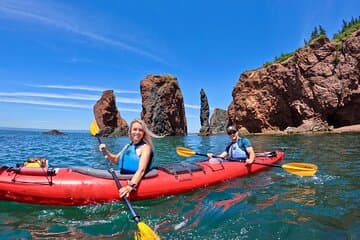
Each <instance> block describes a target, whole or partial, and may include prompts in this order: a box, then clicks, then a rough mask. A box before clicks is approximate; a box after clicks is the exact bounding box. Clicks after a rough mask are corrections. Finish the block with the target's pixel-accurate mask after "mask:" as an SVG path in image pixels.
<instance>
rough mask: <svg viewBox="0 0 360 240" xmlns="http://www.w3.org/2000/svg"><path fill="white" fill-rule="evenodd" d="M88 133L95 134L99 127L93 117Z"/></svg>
mask: <svg viewBox="0 0 360 240" xmlns="http://www.w3.org/2000/svg"><path fill="white" fill-rule="evenodd" d="M90 133H91V135H93V136H96V135H97V134H98V133H99V127H98V125H97V123H96V120H95V119H94V120H93V121H92V122H91V124H90Z"/></svg>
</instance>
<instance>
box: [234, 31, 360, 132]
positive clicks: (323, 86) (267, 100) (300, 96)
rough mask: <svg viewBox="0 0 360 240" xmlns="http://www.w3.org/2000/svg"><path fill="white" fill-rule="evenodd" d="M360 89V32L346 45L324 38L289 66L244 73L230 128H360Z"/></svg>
mask: <svg viewBox="0 0 360 240" xmlns="http://www.w3.org/2000/svg"><path fill="white" fill-rule="evenodd" d="M359 85H360V30H358V31H357V32H354V33H353V34H352V35H351V37H350V38H348V40H347V41H345V42H343V43H342V44H341V45H337V44H336V43H334V42H330V41H329V39H328V38H326V37H324V38H320V39H317V40H315V41H313V42H312V43H311V44H310V45H309V46H308V47H306V48H303V49H300V50H298V51H297V52H296V53H295V55H294V56H292V57H290V58H289V59H287V60H286V61H284V62H281V63H275V64H272V65H270V66H268V67H265V68H260V69H257V70H254V71H248V72H245V73H243V74H242V75H241V76H240V79H239V81H238V82H237V84H236V86H235V88H234V89H233V92H232V96H233V101H232V102H231V104H230V105H229V107H228V118H229V119H228V120H229V124H236V125H238V126H239V125H242V126H244V127H246V128H247V129H248V130H249V131H250V132H267V131H272V130H284V129H286V128H287V127H298V126H301V125H302V124H305V125H309V122H314V123H316V124H319V123H320V124H324V125H325V126H326V125H327V124H330V125H333V126H335V127H341V126H345V125H351V124H359V123H360V88H359ZM310 125H311V124H310Z"/></svg>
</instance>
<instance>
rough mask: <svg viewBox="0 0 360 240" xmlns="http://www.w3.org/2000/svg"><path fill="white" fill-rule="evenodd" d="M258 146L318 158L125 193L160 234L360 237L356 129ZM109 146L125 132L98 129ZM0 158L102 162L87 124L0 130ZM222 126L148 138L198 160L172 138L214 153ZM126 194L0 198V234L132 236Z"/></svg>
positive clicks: (163, 157)
mask: <svg viewBox="0 0 360 240" xmlns="http://www.w3.org/2000/svg"><path fill="white" fill-rule="evenodd" d="M249 138H250V139H251V140H252V142H253V144H254V147H255V150H256V152H262V151H272V150H283V151H285V154H286V156H285V160H284V161H283V163H288V162H305V163H314V164H316V165H318V167H319V170H318V172H317V174H316V175H315V176H313V177H300V176H296V175H293V174H290V173H287V172H286V171H284V170H283V169H281V168H269V169H268V170H266V171H263V172H260V173H258V174H256V175H252V176H249V177H246V178H239V179H234V180H231V181H226V182H223V183H221V184H218V185H215V186H210V187H207V188H203V189H199V190H196V191H193V192H189V193H187V194H183V195H177V196H169V197H164V198H160V199H153V200H146V201H139V202H133V203H132V205H133V207H134V208H135V210H136V212H137V213H138V214H139V215H140V216H141V218H142V221H143V222H144V223H146V224H147V225H149V226H150V227H151V228H152V229H154V230H155V231H156V232H157V233H158V234H159V236H160V237H161V238H162V239H360V200H359V199H360V198H359V196H360V183H359V182H360V180H359V179H360V178H359V172H360V134H358V133H357V134H356V133H346V134H316V135H312V134H311V135H292V136H250V137H249ZM103 141H104V142H105V143H107V144H108V146H109V148H110V149H111V150H113V151H114V152H116V151H118V150H120V148H121V147H122V146H123V145H124V144H126V143H127V142H128V139H127V138H126V137H122V138H107V139H103ZM0 142H1V148H0V165H1V166H2V165H7V166H14V165H15V164H16V163H21V162H23V161H24V160H25V159H27V158H29V157H46V158H47V159H48V160H49V164H50V165H51V166H54V167H69V166H91V167H96V168H103V169H105V168H106V167H107V164H106V162H105V160H104V158H103V156H102V154H101V153H99V152H98V151H97V145H98V143H97V140H96V139H95V138H93V137H91V136H90V134H89V133H67V134H66V135H63V136H51V135H43V134H41V132H36V131H16V130H0ZM227 142H228V137H227V136H226V135H218V136H210V137H199V136H195V135H192V136H186V137H165V138H162V139H155V145H156V149H155V154H156V164H161V163H172V162H180V161H197V160H201V159H202V158H201V157H198V156H194V157H191V158H187V159H185V158H182V157H179V156H177V154H176V152H175V148H176V147H177V146H184V147H188V148H192V149H194V150H195V151H196V152H200V153H206V152H213V153H220V152H222V151H223V148H224V146H225V144H226V143H227ZM136 229H137V226H136V224H135V223H134V222H133V221H132V219H131V216H130V214H129V213H128V210H127V208H126V206H125V205H124V203H122V202H116V203H107V204H99V205H91V206H81V207H61V206H44V205H33V204H24V203H15V202H6V201H0V239H132V238H133V233H134V231H135V230H136Z"/></svg>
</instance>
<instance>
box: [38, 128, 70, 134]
mask: <svg viewBox="0 0 360 240" xmlns="http://www.w3.org/2000/svg"><path fill="white" fill-rule="evenodd" d="M43 134H49V135H65V133H63V132H60V131H59V130H57V129H53V130H50V131H47V132H43Z"/></svg>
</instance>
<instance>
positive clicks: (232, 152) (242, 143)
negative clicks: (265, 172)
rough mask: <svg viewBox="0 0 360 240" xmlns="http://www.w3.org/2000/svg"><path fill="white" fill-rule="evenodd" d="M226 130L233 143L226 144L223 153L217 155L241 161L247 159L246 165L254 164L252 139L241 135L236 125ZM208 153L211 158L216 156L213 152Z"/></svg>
mask: <svg viewBox="0 0 360 240" xmlns="http://www.w3.org/2000/svg"><path fill="white" fill-rule="evenodd" d="M226 132H227V134H228V135H229V137H230V138H231V143H229V144H228V145H227V146H226V149H225V151H224V152H223V153H221V154H220V155H218V156H215V157H220V158H225V159H226V158H227V159H230V160H239V161H243V160H245V164H246V165H248V164H252V163H253V162H254V159H255V152H254V148H253V147H252V144H251V142H250V140H249V139H248V138H245V137H240V136H239V134H238V131H237V130H236V128H235V127H234V126H229V127H228V128H227V129H226ZM207 155H208V157H209V158H210V159H211V158H213V157H214V156H213V154H212V153H208V154H207Z"/></svg>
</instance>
